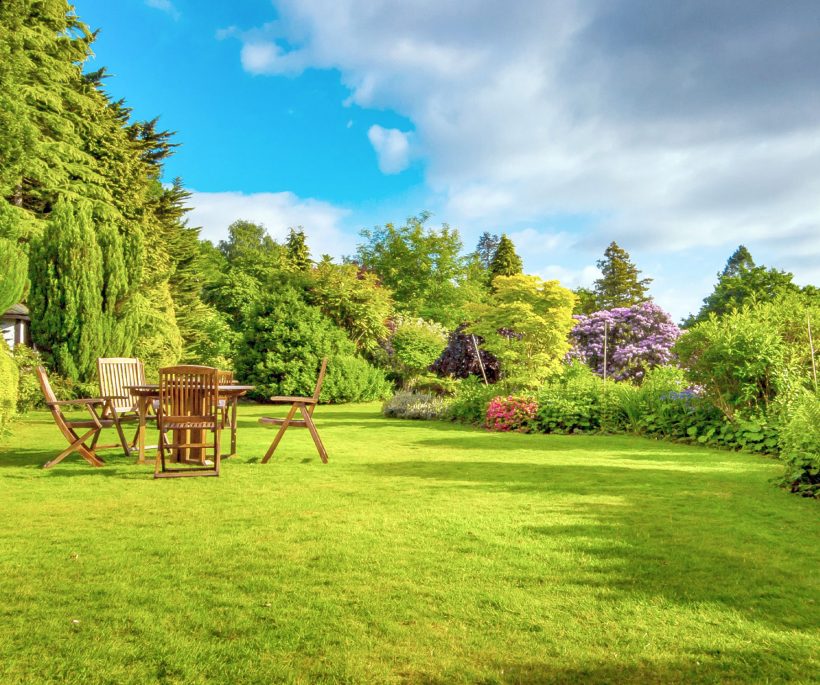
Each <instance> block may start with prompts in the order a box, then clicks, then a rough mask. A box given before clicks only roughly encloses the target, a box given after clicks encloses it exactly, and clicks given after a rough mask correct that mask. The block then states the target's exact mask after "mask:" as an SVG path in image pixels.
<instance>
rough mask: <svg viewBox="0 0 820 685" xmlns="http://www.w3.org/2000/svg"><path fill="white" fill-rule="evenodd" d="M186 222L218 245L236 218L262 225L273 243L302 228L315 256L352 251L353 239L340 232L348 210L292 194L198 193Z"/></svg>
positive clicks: (191, 199) (337, 255)
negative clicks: (199, 227) (290, 231)
mask: <svg viewBox="0 0 820 685" xmlns="http://www.w3.org/2000/svg"><path fill="white" fill-rule="evenodd" d="M190 205H191V207H192V209H191V212H190V213H189V215H188V222H189V224H190V225H191V226H201V227H202V231H201V234H200V235H201V237H202V238H205V239H208V240H211V241H213V242H217V241H219V240H224V239H225V238H227V236H228V226H230V225H231V224H232V223H233V222H234V221H236V220H238V219H245V220H247V221H253V222H254V223H259V224H262V225H264V226H265V228H266V229H267V230H268V233H269V234H270V235H271V236H272V237H273V238H275V239H276V240H279V241H281V240H284V239H285V238H286V237H287V232H288V228H290V227H294V228H295V227H296V226H303V227H304V229H305V234H306V236H307V242H308V246H309V247H310V250H311V253H312V254H313V256H314V257H319V256H320V255H322V254H325V253H327V254H329V255H331V256H333V257H337V258H338V257H341V256H343V255H346V254H351V253H353V252H354V251H355V240H354V239H353V238H352V236H349V235H346V234H345V233H344V232H343V231H342V229H341V226H340V224H341V221H342V219H343V218H344V217H345V216H346V215H347V210H344V209H340V208H339V207H334V206H333V205H331V204H328V203H327V202H320V201H318V200H312V199H301V198H299V197H297V196H296V195H294V194H293V193H289V192H285V193H250V194H245V193H238V192H226V193H201V192H197V191H194V192H192V194H191V198H190Z"/></svg>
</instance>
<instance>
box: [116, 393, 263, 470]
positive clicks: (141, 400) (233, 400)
mask: <svg viewBox="0 0 820 685" xmlns="http://www.w3.org/2000/svg"><path fill="white" fill-rule="evenodd" d="M127 387H128V390H129V391H130V392H131V394H132V395H134V396H135V397H136V398H137V411H138V412H139V417H140V422H139V431H138V438H137V444H138V446H139V450H138V455H139V456H138V457H137V463H138V464H144V463H145V424H146V422H147V418H148V410H149V409H150V408H151V406H152V402H153V401H154V400H159V385H156V384H145V385H129V386H127ZM255 387H256V386H254V385H235V384H233V385H220V386H219V398H220V399H224V400H225V401H226V402H228V403H230V407H231V453H230V454H229V455H228V456H229V457H232V456H234V455H235V454H236V406H237V401H238V400H239V398H240V397H242V396H243V395H245V394H247V393H248V392H249V391H251V390H253V389H254V388H255Z"/></svg>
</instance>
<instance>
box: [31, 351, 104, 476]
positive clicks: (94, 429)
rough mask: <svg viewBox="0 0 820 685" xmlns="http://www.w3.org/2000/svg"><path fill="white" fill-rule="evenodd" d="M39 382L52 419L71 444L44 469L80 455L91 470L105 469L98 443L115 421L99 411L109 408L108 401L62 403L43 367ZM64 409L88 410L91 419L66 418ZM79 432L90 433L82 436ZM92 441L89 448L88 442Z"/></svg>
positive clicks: (39, 374) (38, 370)
mask: <svg viewBox="0 0 820 685" xmlns="http://www.w3.org/2000/svg"><path fill="white" fill-rule="evenodd" d="M37 379H38V380H39V381H40V389H41V390H42V391H43V396H44V397H45V399H46V406H47V407H48V408H49V410H50V411H51V416H52V418H53V419H54V423H56V424H57V428H59V429H60V432H61V433H62V434H63V435H64V436H65V439H66V440H68V443H69V444H68V447H66V448H65V449H64V450H63V451H62V452H60V454H58V455H57V456H56V457H54V459H52V460H51V461H49V462H47V463H46V464H44V465H43V468H44V469H50V468H51V467H52V466H55V465H56V464H59V463H60V462H61V461H62V460H63V459H65V458H66V457H67V456H68V455H69V454H72V453H73V452H76V453H77V454H79V455H80V456H81V457H82V458H83V459H85V460H86V461H87V462H88V463H89V464H91V466H103V465H104V464H105V462H104V461H103V460H102V458H101V457H99V456H98V455H97V452H96V450H97V441H98V440H99V439H100V432H101V431H102V429H103V428H110V427H111V426H112V425H114V422H113V421H112V420H111V419H104V418H102V417H101V415H100V413H99V412H98V411H97V410H98V408H99V409H100V410H102V407H103V406H105V402H106V401H105V400H104V399H103V398H102V397H93V398H88V399H83V400H58V399H57V397H56V396H55V395H54V391H53V390H52V389H51V383H49V380H48V374H47V373H46V370H45V368H44V367H42V366H38V367H37ZM63 407H84V408H85V409H86V410H87V411H88V414H89V417H88V418H83V419H69V418H67V417H66V416H65V414H63ZM78 429H86V430H85V432H84V433H83V434H82V435H80V434H79V433H78V432H77V431H78ZM89 440H91V443H90V444H89V443H88V441H89Z"/></svg>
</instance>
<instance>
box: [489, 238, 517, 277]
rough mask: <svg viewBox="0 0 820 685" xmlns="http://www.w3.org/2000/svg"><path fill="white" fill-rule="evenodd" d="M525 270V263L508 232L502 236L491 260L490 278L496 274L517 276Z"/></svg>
mask: <svg viewBox="0 0 820 685" xmlns="http://www.w3.org/2000/svg"><path fill="white" fill-rule="evenodd" d="M523 271H524V264H523V262H522V261H521V257H519V256H518V255H517V254H516V252H515V245H513V241H512V240H510V239H509V238H508V237H507V235H506V234H504V235H502V236H501V240H499V241H498V247H497V248H496V250H495V254H494V255H493V259H492V261H491V262H490V280H492V279H494V278H495V277H496V276H515V275H516V274H520V273H522V272H523Z"/></svg>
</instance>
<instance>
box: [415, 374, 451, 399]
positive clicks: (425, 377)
mask: <svg viewBox="0 0 820 685" xmlns="http://www.w3.org/2000/svg"><path fill="white" fill-rule="evenodd" d="M458 387H459V380H458V379H457V378H452V377H450V376H436V375H435V374H433V373H424V374H422V375H420V376H417V377H416V378H414V379H413V383H412V385H411V387H410V389H411V390H413V391H414V392H420V393H421V392H424V393H429V394H432V395H447V396H450V397H452V396H453V395H455V394H456V392H458Z"/></svg>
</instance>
